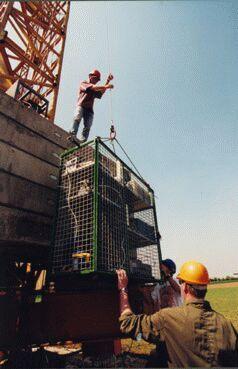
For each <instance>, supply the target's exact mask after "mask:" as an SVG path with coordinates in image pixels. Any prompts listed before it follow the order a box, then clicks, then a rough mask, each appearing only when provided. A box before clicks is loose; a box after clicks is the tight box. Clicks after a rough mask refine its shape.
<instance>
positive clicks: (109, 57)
mask: <svg viewBox="0 0 238 369" xmlns="http://www.w3.org/2000/svg"><path fill="white" fill-rule="evenodd" d="M109 15H110V14H109V1H108V2H107V14H106V25H107V60H108V73H109V74H111V55H110V40H109ZM112 111H113V108H112V90H111V89H110V90H109V114H108V116H109V121H110V122H111V124H113V113H112Z"/></svg>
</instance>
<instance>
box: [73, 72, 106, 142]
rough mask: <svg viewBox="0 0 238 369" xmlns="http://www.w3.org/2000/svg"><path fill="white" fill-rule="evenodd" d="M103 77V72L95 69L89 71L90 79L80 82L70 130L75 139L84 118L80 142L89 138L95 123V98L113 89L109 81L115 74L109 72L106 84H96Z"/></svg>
mask: <svg viewBox="0 0 238 369" xmlns="http://www.w3.org/2000/svg"><path fill="white" fill-rule="evenodd" d="M100 79H101V73H100V72H99V71H98V70H96V69H94V70H93V71H92V72H91V73H89V81H83V82H81V84H80V88H79V94H78V101H77V107H76V110H75V114H74V122H73V126H72V129H71V131H70V134H71V138H72V139H74V138H76V136H77V133H78V129H79V124H80V122H81V119H82V118H83V123H84V128H83V131H82V134H81V138H80V140H79V142H81V143H82V142H85V141H87V139H88V136H89V132H90V128H91V126H92V123H93V116H94V112H93V104H94V99H95V98H96V99H101V97H102V95H103V94H104V92H105V91H106V90H108V89H112V88H113V85H112V84H109V82H110V81H111V80H112V79H113V76H112V75H111V74H109V76H108V77H107V81H106V83H105V85H104V86H96V84H97V83H98V82H99V81H100Z"/></svg>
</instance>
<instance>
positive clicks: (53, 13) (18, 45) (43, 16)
mask: <svg viewBox="0 0 238 369" xmlns="http://www.w3.org/2000/svg"><path fill="white" fill-rule="evenodd" d="M69 10H70V1H36V0H33V1H10V2H9V1H3V2H1V3H0V89H2V90H4V91H7V90H8V89H9V88H10V87H11V86H12V85H13V84H14V83H15V82H16V81H17V80H21V81H22V82H23V83H24V84H25V85H28V86H29V87H30V88H31V89H33V90H34V91H35V92H36V97H35V100H37V96H39V95H41V96H42V97H43V98H44V99H45V98H46V99H47V100H48V101H49V111H48V116H47V117H48V118H49V119H50V120H51V121H54V117H55V110H56V104H57V97H58V92H59V83H60V75H61V69H62V61H63V54H64V47H65V39H66V31H67V24H68V18H69ZM23 93H24V91H23V89H22V92H21V91H20V95H21V94H23ZM35 102H37V101H35Z"/></svg>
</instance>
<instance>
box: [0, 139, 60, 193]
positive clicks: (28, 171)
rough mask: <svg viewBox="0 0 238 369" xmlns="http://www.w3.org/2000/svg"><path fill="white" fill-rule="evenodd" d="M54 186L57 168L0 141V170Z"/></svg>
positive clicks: (55, 185)
mask: <svg viewBox="0 0 238 369" xmlns="http://www.w3.org/2000/svg"><path fill="white" fill-rule="evenodd" d="M1 169H2V170H3V171H6V172H8V173H12V174H15V175H18V176H21V177H23V178H25V179H28V180H30V181H33V182H36V183H39V184H42V185H44V186H47V187H51V188H56V187H57V178H58V168H56V167H55V166H53V165H51V164H48V163H46V162H44V161H42V160H40V159H38V158H35V157H33V156H31V155H30V154H27V153H25V152H23V151H21V150H19V149H16V148H13V147H11V146H9V145H7V144H5V143H3V142H0V170H1Z"/></svg>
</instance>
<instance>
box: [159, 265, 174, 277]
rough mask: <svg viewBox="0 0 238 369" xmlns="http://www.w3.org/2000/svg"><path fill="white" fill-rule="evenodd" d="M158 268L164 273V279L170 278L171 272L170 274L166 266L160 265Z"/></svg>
mask: <svg viewBox="0 0 238 369" xmlns="http://www.w3.org/2000/svg"><path fill="white" fill-rule="evenodd" d="M160 268H161V270H162V271H163V272H164V274H165V276H166V277H171V272H170V270H169V268H167V266H166V265H164V264H161V265H160Z"/></svg>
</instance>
